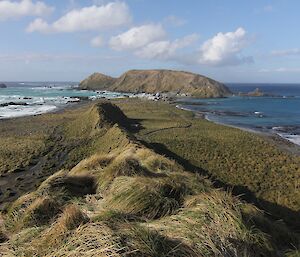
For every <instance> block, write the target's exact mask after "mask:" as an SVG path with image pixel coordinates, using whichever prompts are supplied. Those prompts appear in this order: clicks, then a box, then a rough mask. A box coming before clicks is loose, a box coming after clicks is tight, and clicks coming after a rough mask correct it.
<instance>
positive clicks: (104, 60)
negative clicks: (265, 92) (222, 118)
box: [0, 0, 300, 83]
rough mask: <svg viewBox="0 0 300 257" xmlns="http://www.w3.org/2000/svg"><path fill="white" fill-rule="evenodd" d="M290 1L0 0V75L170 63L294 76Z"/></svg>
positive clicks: (284, 79) (256, 77)
mask: <svg viewBox="0 0 300 257" xmlns="http://www.w3.org/2000/svg"><path fill="white" fill-rule="evenodd" d="M299 11H300V1H299V0H274V1H271V0H269V1H267V0H251V1H242V0H226V1H225V0H209V1H208V0H207V1H204V0H119V1H113V0H51V1H50V0H39V1H36V0H0V81H80V80H82V79H84V78H85V77H86V76H88V75H89V74H91V73H93V72H101V73H104V74H107V75H111V76H115V77H117V76H119V75H121V74H122V73H123V72H125V71H127V70H130V69H175V70H185V71H191V72H195V73H199V74H202V75H206V76H209V77H211V78H213V79H216V80H219V81H222V82H243V83H259V82H261V83H300V33H299V28H300V15H299Z"/></svg>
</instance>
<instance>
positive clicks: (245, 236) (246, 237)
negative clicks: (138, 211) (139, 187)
mask: <svg viewBox="0 0 300 257" xmlns="http://www.w3.org/2000/svg"><path fill="white" fill-rule="evenodd" d="M240 204H241V203H240V202H239V201H238V200H237V199H235V198H234V197H232V196H231V194H228V193H225V192H218V191H214V192H211V193H203V194H200V195H197V196H194V197H191V198H190V199H188V200H187V201H186V203H185V208H184V209H182V210H181V211H180V212H179V213H177V214H175V215H172V216H170V217H165V218H163V219H162V220H160V221H155V222H153V223H151V224H150V227H153V228H154V229H156V230H158V231H161V233H162V234H163V235H165V236H168V237H170V238H175V239H178V240H182V241H183V242H184V243H185V244H187V245H189V246H190V247H192V248H193V249H194V251H195V252H197V254H198V256H236V257H240V256H271V255H272V252H270V251H271V250H270V249H271V248H270V246H269V242H268V238H267V237H266V235H265V234H264V233H262V232H260V231H258V230H256V229H251V228H248V227H246V226H245V225H244V224H243V222H242V219H241V212H240V208H239V205H240Z"/></svg>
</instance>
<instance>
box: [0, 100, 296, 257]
mask: <svg viewBox="0 0 300 257" xmlns="http://www.w3.org/2000/svg"><path fill="white" fill-rule="evenodd" d="M128 101H129V100H128ZM116 102H118V101H116ZM125 102H126V100H125ZM129 103H131V101H129ZM149 106H150V112H149V110H147V108H148V107H149ZM146 107H147V108H146ZM122 108H123V107H122ZM141 108H146V109H145V112H141V111H140V110H139V112H138V115H140V116H138V117H135V116H134V115H136V114H137V112H136V110H134V109H133V104H131V105H126V104H125V105H124V109H125V110H126V112H127V113H129V114H130V117H131V118H135V119H140V120H141V121H142V123H143V124H142V125H143V126H144V128H145V130H146V132H147V131H148V130H149V129H150V130H152V129H154V130H155V131H156V129H157V128H158V127H159V129H163V130H162V131H164V132H163V133H166V134H168V135H167V136H168V140H169V139H170V140H172V141H174V142H175V143H174V144H172V145H171V147H170V149H171V150H172V151H173V150H174V149H175V150H176V151H174V152H175V153H177V154H178V155H179V157H180V158H178V159H179V160H181V161H182V160H183V159H188V160H190V156H191V155H193V154H194V152H195V149H192V147H193V146H195V145H194V143H193V142H192V141H189V140H188V141H187V142H183V141H184V140H185V137H189V136H190V135H188V134H187V133H185V134H181V136H183V137H184V139H182V138H181V139H180V138H179V134H177V132H176V133H175V132H174V131H177V130H174V131H173V132H172V133H169V131H166V130H164V128H165V126H170V127H174V126H177V125H180V126H181V125H182V122H183V121H182V120H184V123H188V122H190V120H189V119H192V116H191V115H190V114H188V115H187V114H186V113H184V112H181V111H179V110H173V109H172V112H170V110H171V109H168V108H170V107H167V108H166V107H165V106H164V105H161V104H160V103H158V104H157V105H156V104H149V103H143V104H141ZM151 108H152V109H151ZM120 112H121V111H120V109H119V108H118V107H116V106H114V105H111V104H106V103H105V104H100V105H96V106H94V107H90V108H84V109H82V110H78V112H77V114H76V112H74V113H73V114H72V115H70V116H68V119H67V120H64V123H63V128H64V137H66V140H68V143H70V144H73V143H74V142H76V144H77V146H78V147H74V149H73V150H72V151H70V152H69V154H68V155H67V156H66V160H65V162H64V164H65V167H67V168H65V169H64V170H60V171H58V172H56V173H55V174H54V175H52V176H50V177H49V178H48V179H46V180H45V181H44V182H43V183H42V184H41V185H40V186H39V187H38V188H37V190H36V191H34V192H31V193H28V194H26V195H24V196H22V197H20V198H19V199H18V200H16V201H15V202H14V203H13V204H12V205H11V206H10V207H9V208H8V213H7V214H6V215H5V217H4V227H3V228H2V227H1V217H0V227H1V228H0V236H1V231H2V232H3V233H4V235H8V236H9V240H8V241H7V242H5V243H4V244H1V245H0V252H1V254H4V256H28V257H29V256H30V257H32V256H39V257H40V256H49V257H50V256H132V257H136V256H145V257H146V256H147V257H157V256H164V257H167V256H175V257H179V256H192V257H194V256H195V257H196V256H203V257H206V256H209V257H211V256H220V257H223V256H225V257H227V256H228V257H229V256H230V257H246V256H247V257H267V256H283V255H284V253H286V256H291V257H294V256H297V254H298V253H299V251H298V250H297V249H298V248H299V247H298V246H299V241H298V239H299V236H298V235H297V234H296V233H292V232H291V231H290V230H289V229H288V228H287V227H286V226H285V224H284V223H283V222H280V221H277V222H275V221H273V220H270V219H269V218H268V216H267V215H266V214H265V213H263V212H262V211H260V210H258V209H257V208H255V207H253V206H252V205H251V204H246V203H244V202H241V201H240V200H239V198H238V197H233V196H232V194H231V193H230V192H224V191H222V190H216V189H215V188H213V184H212V183H211V182H210V180H209V179H207V178H206V177H203V176H200V175H197V174H194V173H189V172H187V171H185V170H184V168H183V167H182V166H181V165H179V164H178V163H177V162H176V161H175V160H172V159H168V158H166V157H165V156H163V155H160V154H158V153H156V152H154V151H153V150H151V149H148V148H146V146H145V145H143V144H142V143H141V142H139V141H138V140H137V139H136V138H134V137H133V136H132V135H131V134H130V133H129V132H128V131H126V128H127V126H128V125H130V122H131V121H130V119H127V117H126V116H125V115H124V114H123V113H122V112H121V113H120ZM166 119H167V122H166V123H164V122H165V121H166ZM193 122H194V121H193ZM81 123H82V124H81ZM207 124H209V123H207ZM193 126H195V124H193ZM196 128H197V129H199V128H200V127H198V126H196ZM180 129H181V130H182V128H180ZM144 132H145V131H144ZM148 132H150V131H148ZM194 132H195V131H194V130H192V134H193V133H194ZM212 132H213V130H212V131H209V133H212ZM181 133H182V132H181ZM195 133H196V132H195ZM197 133H200V134H201V133H203V135H204V134H205V133H208V132H207V131H205V130H204V129H202V130H198V132H197ZM142 135H143V134H139V135H138V136H139V137H140V138H142V139H143V140H145V138H143V136H142ZM149 135H150V136H149V138H147V140H149V141H150V142H152V141H151V140H154V142H164V143H165V141H164V140H162V141H159V140H160V139H161V138H160V136H162V134H161V131H159V130H158V131H156V132H155V133H150V134H149ZM157 135H159V136H157ZM201 135H202V134H201ZM203 135H202V136H203ZM205 135H206V136H208V135H207V134H205ZM164 136H165V135H164ZM193 136H195V135H194V134H193ZM202 136H199V135H198V136H197V137H196V136H195V140H200V139H201V140H200V141H201V142H202V143H203V145H202V146H201V147H202V148H201V147H200V148H199V149H201V151H202V152H201V154H204V153H206V151H207V149H206V147H208V146H209V147H211V148H210V149H209V150H211V149H215V150H216V153H213V154H214V155H213V156H215V155H218V154H219V150H220V149H219V147H220V145H219V144H221V143H220V141H219V140H221V139H222V137H221V135H214V136H212V135H210V136H209V137H208V138H209V139H207V138H206V137H205V138H206V139H207V140H211V141H209V144H208V143H207V141H205V140H204V139H203V137H202ZM163 139H165V138H163ZM225 141H226V144H227V143H230V139H226V140H225ZM222 142H223V141H222ZM76 144H75V145H76ZM224 144H225V143H224ZM226 144H225V146H224V147H225V148H226ZM165 146H168V147H169V145H168V144H165ZM162 148H163V147H162ZM225 148H224V149H225ZM226 149H227V148H226ZM181 150H182V151H184V153H183V154H182V153H181V152H180V151H181ZM168 151H169V150H168V149H166V152H167V153H169V154H170V151H169V152H168ZM230 154H231V155H232V156H235V155H234V152H233V153H232V152H230ZM170 155H171V156H173V157H174V158H175V159H176V154H174V155H172V154H170ZM193 156H194V155H193ZM195 156H198V155H195ZM195 156H194V157H195ZM199 156H200V157H201V155H199ZM200 157H199V158H200ZM215 157H216V156H215ZM181 158H183V159H181ZM195 158H196V157H195ZM201 158H202V157H201ZM207 158H208V157H207ZM216 158H217V157H216ZM220 158H221V157H220ZM205 160H208V159H205ZM205 160H204V159H199V160H197V161H198V162H201V163H202V162H205ZM218 160H219V158H218ZM228 160H229V159H226V161H228ZM198 162H196V161H195V159H193V160H192V163H191V164H195V165H196V164H197V163H198ZM181 163H184V162H181ZM220 163H221V164H220ZM209 165H210V164H209ZM218 165H220V166H218V167H221V166H222V165H223V164H222V160H221V161H220V162H218ZM222 167H224V166H222ZM235 167H236V166H235ZM224 172H227V170H226V169H224ZM5 240H6V239H5ZM297 247H298V248H297ZM287 248H290V249H294V250H292V251H289V252H286V250H287ZM1 254H0V255H1Z"/></svg>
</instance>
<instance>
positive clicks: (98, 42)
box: [91, 36, 103, 47]
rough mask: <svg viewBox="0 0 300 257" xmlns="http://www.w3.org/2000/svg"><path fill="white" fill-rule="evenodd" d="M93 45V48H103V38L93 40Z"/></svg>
mask: <svg viewBox="0 0 300 257" xmlns="http://www.w3.org/2000/svg"><path fill="white" fill-rule="evenodd" d="M91 45H92V46H93V47H101V46H103V39H102V37H101V36H97V37H94V38H93V39H92V40H91Z"/></svg>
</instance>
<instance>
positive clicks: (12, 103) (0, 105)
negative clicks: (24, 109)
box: [0, 102, 28, 107]
mask: <svg viewBox="0 0 300 257" xmlns="http://www.w3.org/2000/svg"><path fill="white" fill-rule="evenodd" d="M11 105H22V106H27V105H28V103H18V102H9V103H3V104H0V107H6V106H11Z"/></svg>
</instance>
